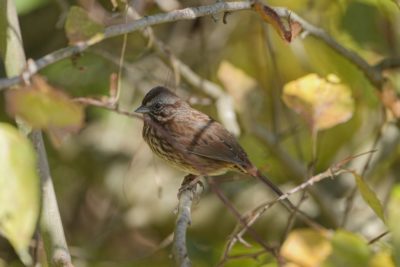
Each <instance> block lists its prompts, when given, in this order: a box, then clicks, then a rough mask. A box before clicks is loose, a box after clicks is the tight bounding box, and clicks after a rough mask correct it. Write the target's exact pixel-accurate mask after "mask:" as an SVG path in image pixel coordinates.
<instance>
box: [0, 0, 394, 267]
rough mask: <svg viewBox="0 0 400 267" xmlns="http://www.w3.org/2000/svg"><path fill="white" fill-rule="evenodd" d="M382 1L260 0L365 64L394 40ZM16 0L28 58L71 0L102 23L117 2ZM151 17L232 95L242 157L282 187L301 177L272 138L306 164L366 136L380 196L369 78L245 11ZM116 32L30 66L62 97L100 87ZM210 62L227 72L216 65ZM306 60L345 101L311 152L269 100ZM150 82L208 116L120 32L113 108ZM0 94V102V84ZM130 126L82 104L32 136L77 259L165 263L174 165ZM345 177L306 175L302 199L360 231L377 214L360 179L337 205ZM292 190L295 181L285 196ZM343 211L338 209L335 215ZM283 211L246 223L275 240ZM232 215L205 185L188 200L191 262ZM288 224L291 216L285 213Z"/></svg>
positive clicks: (385, 170) (196, 90)
mask: <svg viewBox="0 0 400 267" xmlns="http://www.w3.org/2000/svg"><path fill="white" fill-rule="evenodd" d="M394 2H395V1H378V0H354V1H349V0H340V1H339V0H337V1H331V0H318V1H316V0H296V1H290V0H283V1H282V0H280V1H273V0H270V1H268V4H269V5H272V6H282V7H287V8H289V9H291V10H293V11H294V12H296V13H297V14H299V15H300V16H302V17H303V18H304V19H306V20H308V21H310V22H311V23H313V24H315V25H316V26H318V27H320V28H323V29H325V30H326V31H327V32H328V33H329V34H330V35H331V36H332V37H333V38H335V39H336V40H337V41H338V42H339V43H340V44H342V45H343V46H345V47H347V48H349V49H351V50H354V51H355V52H356V53H357V54H359V55H360V56H362V57H363V58H364V59H365V60H366V61H367V62H369V63H370V64H374V63H377V62H379V60H381V59H383V58H385V57H395V56H399V53H400V45H399V44H400V31H399V28H398V25H400V13H399V12H400V11H399V9H398V8H397V7H396V5H395V3H394ZM15 3H16V5H17V9H18V13H19V19H20V24H21V30H22V36H23V42H24V47H25V52H26V55H27V57H28V58H33V59H37V58H40V57H42V56H44V55H46V54H48V53H50V52H53V51H55V50H57V49H59V48H62V47H65V46H67V45H68V40H67V38H66V35H65V30H64V23H65V17H66V14H67V13H66V12H68V8H69V7H70V6H72V5H79V6H81V7H83V8H84V9H86V10H87V11H88V12H89V13H90V14H92V15H93V16H94V18H95V19H96V20H98V22H101V23H102V24H104V25H111V24H115V23H121V22H123V21H124V17H123V13H122V12H121V11H120V10H118V9H116V10H113V3H112V2H111V1H108V0H99V1H97V0H78V1H69V0H15ZM212 3H214V1H173V0H166V1H145V0H136V1H131V3H130V4H132V5H133V6H134V7H135V8H136V10H137V11H138V12H139V13H140V14H141V15H151V14H156V13H159V12H167V11H169V10H171V9H176V8H183V7H187V6H199V5H206V4H212ZM153 30H154V34H155V36H156V37H157V38H158V39H159V40H160V41H161V42H163V43H164V45H165V46H166V47H168V48H169V50H170V51H171V53H173V54H174V55H175V56H176V57H177V58H178V59H179V60H180V61H182V62H183V63H185V64H186V65H187V66H189V67H190V68H191V69H192V70H193V71H194V72H195V73H196V74H197V75H199V77H202V78H204V79H207V80H210V81H212V82H214V83H216V84H219V85H221V86H222V87H223V88H224V89H225V90H226V92H227V94H229V95H231V96H232V99H233V101H234V107H235V111H236V116H237V121H238V123H239V126H240V134H239V136H238V139H239V141H240V143H241V144H242V145H243V147H244V148H245V150H246V151H247V152H248V154H249V156H250V158H251V160H252V161H253V162H254V163H255V164H256V165H257V166H258V167H259V168H260V169H261V170H262V171H263V172H264V173H267V174H268V175H269V176H270V177H271V179H272V180H273V181H274V182H275V183H276V184H278V185H279V186H280V187H281V188H282V190H284V191H286V190H288V189H290V188H293V187H294V186H296V185H297V184H299V183H301V182H302V181H303V179H306V178H307V177H305V176H303V173H298V172H296V169H295V168H294V167H293V166H288V165H287V162H283V161H282V160H281V158H280V157H277V155H276V151H277V150H276V149H277V148H276V147H278V148H279V150H280V151H283V152H284V153H285V155H287V156H288V157H290V158H291V159H292V160H293V161H295V165H296V166H300V168H301V170H305V173H307V174H308V176H312V174H317V173H319V172H322V171H325V170H326V169H327V168H329V166H331V165H332V164H334V163H335V162H338V161H340V160H342V159H344V158H346V157H348V156H351V155H355V154H357V153H360V152H365V151H369V150H371V149H373V148H374V142H375V140H376V139H377V138H378V142H377V146H376V148H377V149H378V152H376V153H375V154H374V157H373V160H372V161H371V163H370V166H369V168H368V171H367V172H366V174H365V178H366V179H367V181H368V183H369V184H370V185H371V187H372V188H373V189H374V191H375V192H376V193H377V195H378V198H379V199H380V200H381V201H382V203H383V205H384V207H386V206H385V205H386V203H387V201H388V198H389V193H390V188H391V186H392V185H393V184H394V183H395V182H398V181H399V176H398V173H399V171H400V154H399V151H400V147H399V133H398V126H396V123H394V122H393V121H390V116H389V119H388V120H385V116H384V115H385V114H386V111H385V110H384V109H383V108H382V105H381V101H380V99H379V96H378V93H377V90H376V88H374V87H373V86H372V85H371V84H370V83H369V81H368V80H367V79H366V78H365V77H364V75H363V73H361V72H360V71H359V70H358V69H357V68H356V67H355V66H354V65H353V64H352V63H351V62H349V61H348V60H347V59H346V58H344V57H342V56H341V55H339V54H337V53H336V52H334V51H332V49H330V48H329V47H327V46H326V45H325V44H324V43H322V42H321V41H320V40H318V39H316V38H314V37H309V36H306V35H305V36H303V35H302V36H300V37H298V38H296V39H295V40H294V41H293V42H292V43H290V44H287V43H285V42H284V41H283V40H282V39H281V38H280V37H279V36H278V35H277V33H276V32H275V31H274V30H273V28H272V27H271V26H269V25H268V24H266V23H265V22H264V21H262V19H261V18H260V17H259V16H257V14H256V13H254V12H251V11H241V12H235V13H232V14H230V15H229V16H227V24H223V23H222V15H218V16H216V17H215V18H213V17H203V18H198V19H195V20H188V21H179V22H174V23H168V24H163V25H158V26H155V27H153ZM122 45H123V36H119V37H115V38H112V39H108V40H106V41H103V42H101V43H99V44H97V45H95V46H93V47H91V48H89V49H88V50H86V51H85V52H84V53H82V54H81V55H80V56H78V57H76V58H74V60H71V59H66V60H62V61H60V62H57V63H56V64H53V65H51V66H49V67H46V68H45V69H44V70H42V71H41V72H40V73H41V74H42V75H43V76H44V77H46V78H47V80H48V81H49V83H50V84H52V85H53V86H55V87H57V88H60V89H62V90H64V91H65V92H67V93H68V94H69V95H70V96H72V97H87V96H91V97H100V96H103V95H108V94H109V86H110V82H109V81H110V76H111V74H112V73H118V72H119V63H118V62H119V60H120V56H121V49H122ZM223 64H229V65H230V66H231V67H232V68H234V69H235V70H236V71H238V72H234V73H232V72H229V71H227V70H226V69H225V70H224V69H222V68H221V66H222V65H223ZM0 73H1V76H2V77H4V66H1V65H0ZM238 73H240V75H239V74H238ZM308 73H317V74H319V75H320V76H322V77H325V76H326V75H328V74H332V73H333V74H335V75H336V76H337V77H339V78H340V80H341V81H342V82H343V83H345V84H347V85H348V86H349V88H351V95H352V98H353V99H354V103H355V108H354V113H353V114H352V117H351V119H350V120H348V121H347V122H345V123H343V124H340V125H338V126H335V127H333V128H330V129H327V130H324V131H321V132H319V133H318V137H317V143H316V155H314V156H315V157H313V152H312V147H313V139H312V134H311V131H310V129H309V127H308V125H307V123H306V121H305V120H303V119H302V118H301V117H300V116H299V115H298V114H296V113H295V112H294V111H293V110H291V109H290V108H288V107H287V106H286V105H285V103H284V102H283V101H282V88H283V86H284V85H285V84H286V83H288V82H290V81H292V80H295V79H298V78H300V77H302V76H304V75H306V74H308ZM387 75H388V77H389V78H390V79H391V80H392V81H393V84H394V85H395V88H397V90H399V88H400V76H399V74H398V73H396V72H395V71H391V72H387ZM224 77H225V80H226V79H228V81H230V82H231V83H232V84H245V85H246V86H245V87H243V89H242V88H237V86H236V87H235V86H232V87H231V88H227V87H226V86H225V85H226V83H224V81H223V80H224ZM227 77H228V78H227ZM243 80H244V81H245V82H243ZM157 85H163V86H167V87H170V88H172V89H173V90H174V91H176V93H177V94H179V95H180V96H182V97H183V98H184V99H186V100H187V101H189V102H190V103H192V104H193V106H194V107H195V108H197V109H199V110H202V111H204V112H205V113H207V114H209V115H211V116H212V117H214V118H216V119H217V120H219V119H220V118H219V113H218V110H217V108H216V101H215V99H214V98H212V97H211V96H210V95H208V94H207V93H205V92H204V90H202V88H201V87H195V86H193V85H191V84H190V83H188V82H187V81H186V80H185V79H184V78H182V79H181V80H180V82H179V84H177V82H176V80H175V73H174V70H173V69H172V67H171V64H170V61H169V60H168V58H167V57H166V56H165V54H163V53H160V52H159V51H157V50H156V49H154V48H153V46H151V44H150V43H149V40H148V39H147V38H146V37H144V36H143V35H142V34H141V33H140V32H134V33H131V34H128V36H127V42H126V53H125V58H124V64H123V66H122V71H121V97H120V103H119V104H120V108H121V109H123V110H126V111H132V110H133V109H135V108H136V107H138V106H139V105H140V101H141V99H142V97H143V96H144V94H145V93H146V92H147V91H148V90H150V89H151V88H152V87H154V86H157ZM0 106H2V107H4V97H3V95H1V102H0ZM4 110H5V109H4V108H1V109H0V120H1V121H6V122H10V123H13V120H12V118H10V117H9V116H8V115H7V114H6V113H5V111H4ZM141 129H142V122H141V121H140V120H138V119H135V118H131V117H127V116H124V115H121V114H117V113H114V112H111V111H107V110H103V109H100V108H96V107H88V108H86V118H85V125H84V127H83V128H82V129H81V130H80V132H79V133H77V134H74V135H72V136H70V137H69V138H67V139H66V140H64V141H63V142H62V143H61V144H59V145H56V144H54V143H52V142H51V141H50V139H49V138H48V137H45V138H46V148H47V152H48V156H49V161H50V168H51V172H52V176H53V178H54V183H55V190H56V194H57V199H58V203H59V206H60V211H61V216H62V220H63V224H64V229H65V234H66V238H67V241H68V244H69V246H70V249H71V254H72V256H73V262H74V264H75V266H77V267H80V266H173V265H174V261H173V259H172V257H171V240H172V235H171V234H172V232H173V228H174V223H175V219H176V214H175V209H176V207H177V204H178V199H177V192H178V188H179V187H180V183H181V182H182V179H183V177H184V175H185V174H184V173H181V172H179V171H176V170H174V169H172V168H171V167H169V166H167V165H166V164H165V163H164V162H162V161H161V160H159V159H158V158H157V157H155V156H153V155H152V153H151V151H150V150H149V148H148V147H147V145H146V144H145V143H144V141H143V140H142V137H141ZM255 129H258V130H255ZM260 129H261V130H260ZM264 130H265V131H267V133H268V134H271V135H272V136H273V137H274V138H275V139H274V140H275V141H274V145H273V146H271V142H269V141H266V134H263V133H265V132H263V131H264ZM379 132H380V133H381V135H380V136H378V133H379ZM377 136H378V137H377ZM366 159H367V157H361V158H358V159H355V160H354V161H352V162H351V163H350V166H349V168H351V169H355V170H357V171H359V172H361V171H362V168H363V167H364V164H365V162H366ZM216 179H218V181H219V182H221V184H220V187H221V189H222V190H223V192H224V193H225V194H226V195H227V196H228V197H229V199H230V200H231V201H232V203H234V205H235V206H236V207H237V208H238V209H239V210H240V211H242V212H245V211H248V210H250V209H252V208H254V207H256V206H257V205H258V204H260V203H261V202H263V201H265V200H267V199H272V198H273V197H274V195H273V194H272V193H271V192H270V191H269V190H268V189H267V188H265V187H264V186H263V185H261V184H260V183H259V182H257V181H255V180H253V179H250V178H248V177H244V176H242V175H239V174H234V173H229V174H226V175H224V176H221V177H218V178H216ZM354 184H355V183H354V178H353V177H352V176H351V175H343V176H339V177H337V178H336V179H330V180H325V181H323V182H321V183H319V184H316V185H314V186H313V189H314V192H315V196H314V197H308V198H307V199H306V200H305V202H304V203H303V205H302V209H303V210H304V211H306V212H307V213H309V214H310V215H311V216H312V217H313V218H315V220H316V221H318V222H319V223H321V224H323V225H324V226H326V227H327V228H332V229H336V228H339V227H341V228H343V229H346V230H348V231H351V232H354V233H357V234H360V235H362V236H363V237H364V238H365V239H366V240H368V239H371V238H373V237H375V236H377V235H378V234H380V233H381V232H383V231H385V229H386V227H385V225H384V224H383V223H382V222H381V221H380V220H379V218H377V216H376V215H375V214H374V213H373V211H372V210H371V209H370V208H369V207H368V206H367V204H365V202H364V201H363V200H362V198H361V197H360V195H359V193H356V197H355V200H354V207H353V208H352V209H351V211H350V212H348V213H347V215H345V214H346V213H345V208H346V203H347V201H346V200H347V196H348V195H349V194H350V192H351V191H352V189H353V188H354ZM300 196H301V194H296V195H294V196H293V197H292V200H293V201H296V200H298V199H299V198H300ZM316 199H317V200H318V201H319V202H320V203H317V202H318V201H317V200H316ZM2 205H3V204H2ZM345 216H347V217H348V218H347V220H346V221H345V223H343V220H344V219H343V217H345ZM287 220H288V213H287V212H286V211H285V210H284V209H283V208H281V207H280V206H279V205H276V206H274V207H273V208H271V209H270V210H268V211H267V212H266V213H265V214H264V215H263V216H262V217H261V218H260V219H259V220H258V221H257V223H256V224H255V229H256V230H257V231H258V233H259V235H260V236H261V237H262V238H263V239H265V240H267V241H268V242H271V243H272V244H279V242H281V240H280V239H281V238H282V236H283V235H284V233H285V228H286V223H287ZM236 224H237V221H236V220H235V218H234V217H233V216H232V215H231V214H230V213H229V211H228V210H227V208H226V207H225V206H224V205H223V204H222V203H221V202H220V201H219V200H218V198H217V197H216V196H215V195H214V194H212V193H211V192H210V190H209V187H208V186H207V185H205V189H204V192H203V193H202V194H201V197H200V199H199V200H198V201H197V202H196V204H195V206H194V208H193V217H192V225H191V226H190V228H189V231H188V249H189V253H190V256H191V258H192V260H193V262H194V266H215V265H216V264H217V263H218V261H219V260H220V258H221V256H222V252H223V250H224V246H225V244H226V241H227V240H228V238H229V235H230V234H231V233H232V231H233V229H234V227H235V225H236ZM294 227H295V228H300V227H304V225H303V224H302V223H301V222H297V221H296V223H295V225H294ZM248 239H249V240H248V241H249V242H250V243H254V242H253V241H252V240H251V238H250V237H249V238H248ZM385 241H387V239H385V238H384V239H383V241H382V243H379V244H378V246H381V247H382V246H388V245H387V244H386V245H385V243H384V242H385ZM256 247H257V245H256V244H255V247H253V248H250V249H247V248H245V247H244V246H243V245H237V247H235V249H234V251H238V252H243V251H245V252H248V251H251V250H252V249H256ZM270 259H271V258H270V256H268V255H262V256H261V257H259V258H257V259H256V258H254V259H252V258H245V259H236V260H230V261H228V262H227V263H226V265H225V266H275V265H274V264H273V263H271V264H268V262H270ZM20 265H21V264H20V262H19V260H18V258H17V257H16V255H15V254H14V252H13V250H12V248H11V247H10V245H9V244H8V243H7V241H6V240H5V239H1V240H0V266H20ZM343 266H344V265H343ZM348 266H350V265H348Z"/></svg>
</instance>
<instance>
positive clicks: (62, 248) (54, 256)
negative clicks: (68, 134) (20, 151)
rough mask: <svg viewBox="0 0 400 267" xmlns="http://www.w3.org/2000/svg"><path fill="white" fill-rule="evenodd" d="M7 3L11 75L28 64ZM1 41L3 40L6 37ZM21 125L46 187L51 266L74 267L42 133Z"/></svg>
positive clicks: (44, 215)
mask: <svg viewBox="0 0 400 267" xmlns="http://www.w3.org/2000/svg"><path fill="white" fill-rule="evenodd" d="M5 6H6V7H7V11H4V14H2V15H6V16H7V23H8V24H7V25H6V29H4V30H5V31H6V32H7V33H6V34H5V35H4V36H6V37H7V39H6V41H5V42H7V43H6V48H7V49H5V50H4V51H5V52H4V53H5V54H4V55H3V58H4V59H5V68H6V72H7V75H8V76H13V75H18V74H20V73H21V72H22V71H23V69H24V67H25V65H26V59H25V53H24V50H23V44H22V39H21V33H20V28H19V22H18V16H17V13H16V10H15V6H14V1H12V0H8V1H6V3H5ZM6 12H7V13H6ZM1 41H2V42H3V40H1ZM11 80H12V79H11ZM17 124H18V126H19V128H20V130H21V131H23V132H24V134H26V135H28V136H29V138H30V140H31V142H32V143H33V145H34V148H35V151H36V155H37V159H38V172H39V176H40V179H41V187H42V188H41V189H42V210H41V214H40V226H39V228H40V232H41V234H42V238H43V242H44V245H45V249H46V254H47V258H48V265H49V266H65V267H71V266H73V265H72V263H71V256H70V254H69V251H68V246H67V242H66V241H65V236H64V229H63V226H62V222H61V217H60V213H59V210H58V205H57V200H56V196H55V193H54V188H53V182H52V180H51V174H50V169H49V164H48V161H47V155H46V149H45V146H44V142H43V138H42V133H41V132H40V131H31V130H30V128H29V126H27V125H26V124H25V123H23V122H21V121H19V120H18V119H17Z"/></svg>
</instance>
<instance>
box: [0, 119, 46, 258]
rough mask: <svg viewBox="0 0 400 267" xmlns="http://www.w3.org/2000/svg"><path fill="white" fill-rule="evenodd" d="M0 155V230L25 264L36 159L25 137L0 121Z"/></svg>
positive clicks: (34, 211)
mask: <svg viewBox="0 0 400 267" xmlns="http://www.w3.org/2000/svg"><path fill="white" fill-rule="evenodd" d="M0 159H1V160H0V203H1V205H0V234H2V235H3V236H4V237H6V238H7V239H8V240H9V241H10V243H11V244H12V246H13V247H14V249H15V251H16V252H17V253H18V255H19V256H20V258H21V260H22V261H23V262H24V263H25V264H27V265H28V264H30V262H31V258H30V256H29V254H28V247H29V243H30V240H31V238H32V235H33V233H34V231H35V228H36V222H37V219H38V215H39V203H40V199H39V197H40V195H39V194H40V190H39V188H40V187H39V178H38V175H37V172H36V159H35V153H34V150H33V148H32V145H31V143H30V142H29V140H28V139H27V138H26V137H25V136H23V135H22V134H21V133H20V132H18V130H17V129H15V128H14V127H12V126H10V125H8V124H5V123H0Z"/></svg>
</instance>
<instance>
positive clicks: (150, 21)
mask: <svg viewBox="0 0 400 267" xmlns="http://www.w3.org/2000/svg"><path fill="white" fill-rule="evenodd" d="M251 7H252V4H251V3H250V2H217V3H215V4H212V5H207V6H200V7H188V8H184V9H180V10H175V11H171V12H168V13H162V14H157V15H153V16H148V17H144V18H141V19H138V20H135V21H133V22H130V23H126V24H119V25H113V26H109V27H107V28H105V30H104V33H103V34H102V35H97V36H95V37H94V38H92V39H90V40H88V41H86V42H79V43H77V44H75V45H73V46H69V47H65V48H62V49H60V50H57V51H55V52H52V53H50V54H48V55H46V56H44V57H42V58H40V59H38V60H37V61H36V62H35V69H34V70H33V71H31V72H30V73H28V74H29V75H33V74H35V73H37V72H38V71H39V70H41V69H43V68H44V67H46V66H48V65H51V64H53V63H55V62H57V61H60V60H62V59H64V58H67V57H70V56H72V55H74V54H78V53H80V52H82V51H84V50H86V49H87V48H88V47H90V46H92V45H94V44H96V43H99V42H101V41H103V40H105V39H108V38H111V37H115V36H119V35H121V34H126V33H130V32H134V31H137V30H141V29H144V28H146V27H149V26H152V25H158V24H163V23H168V22H174V21H180V20H192V19H195V18H198V17H202V16H209V15H213V14H219V13H224V12H232V11H240V10H249V9H251ZM271 8H272V7H271ZM273 9H274V10H275V12H276V13H277V14H278V15H279V16H281V17H285V18H286V17H288V16H289V15H290V18H291V20H292V21H297V22H298V23H299V24H300V25H301V26H302V28H303V30H304V31H306V32H307V33H309V35H312V36H314V37H316V38H318V39H320V40H322V41H324V42H325V43H326V44H327V45H328V46H330V47H331V48H332V49H334V50H335V51H336V52H338V53H339V54H340V55H342V56H343V57H345V58H347V59H348V60H349V61H350V62H351V63H353V64H354V65H355V66H357V67H358V68H359V69H360V70H361V71H362V72H363V73H364V74H365V76H366V77H367V79H368V80H369V81H370V82H371V83H372V84H373V85H375V86H376V87H377V88H378V89H380V87H381V85H382V83H383V81H384V80H383V77H382V74H381V71H380V70H379V69H377V68H374V67H373V66H371V65H370V64H368V63H367V62H366V61H365V60H364V59H363V58H361V57H360V56H359V55H358V54H356V53H354V52H353V51H350V50H348V49H347V48H345V47H344V46H342V45H341V44H339V43H338V42H337V41H336V40H334V39H333V38H332V37H331V36H330V35H328V34H327V33H326V32H325V31H324V30H322V29H321V28H318V27H316V26H314V25H312V24H311V23H309V22H308V21H306V20H305V19H303V18H302V17H300V16H299V15H297V14H296V13H295V12H293V11H291V10H289V9H287V8H280V7H276V8H273ZM20 82H21V77H20V76H14V77H11V78H9V79H1V80H0V90H1V89H5V88H7V87H10V86H12V85H15V84H18V83H20Z"/></svg>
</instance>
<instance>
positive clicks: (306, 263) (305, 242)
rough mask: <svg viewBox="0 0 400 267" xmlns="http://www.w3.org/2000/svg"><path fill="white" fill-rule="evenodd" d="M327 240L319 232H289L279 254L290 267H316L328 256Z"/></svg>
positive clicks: (302, 230) (305, 230) (304, 230)
mask: <svg viewBox="0 0 400 267" xmlns="http://www.w3.org/2000/svg"><path fill="white" fill-rule="evenodd" d="M331 250H332V248H331V245H330V242H329V240H328V239H327V238H326V237H325V236H324V235H323V234H322V233H320V232H317V231H314V230H311V229H301V230H295V231H293V232H291V233H290V234H289V236H288V238H287V239H286V240H285V243H283V246H282V249H281V254H282V256H283V257H284V258H285V259H287V260H288V261H289V262H288V265H287V266H291V267H295V266H302V267H317V266H320V264H321V262H323V261H324V260H325V258H326V257H327V256H328V255H329V253H330V252H331Z"/></svg>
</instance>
